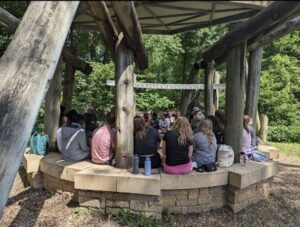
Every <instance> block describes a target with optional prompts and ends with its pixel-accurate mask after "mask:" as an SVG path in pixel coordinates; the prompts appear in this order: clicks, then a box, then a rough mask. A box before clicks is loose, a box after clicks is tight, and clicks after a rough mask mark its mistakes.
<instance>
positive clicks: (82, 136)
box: [77, 131, 90, 151]
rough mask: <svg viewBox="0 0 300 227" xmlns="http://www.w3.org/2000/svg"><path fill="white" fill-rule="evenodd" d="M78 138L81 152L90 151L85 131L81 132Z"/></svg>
mask: <svg viewBox="0 0 300 227" xmlns="http://www.w3.org/2000/svg"><path fill="white" fill-rule="evenodd" d="M77 138H78V141H79V146H80V148H81V150H83V151H90V148H89V147H88V145H87V142H86V134H85V132H84V131H82V132H79V134H78V136H77Z"/></svg>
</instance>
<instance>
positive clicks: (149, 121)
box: [144, 111, 152, 127]
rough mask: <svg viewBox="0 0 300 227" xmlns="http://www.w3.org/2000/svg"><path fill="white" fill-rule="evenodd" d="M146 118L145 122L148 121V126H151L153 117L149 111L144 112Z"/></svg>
mask: <svg viewBox="0 0 300 227" xmlns="http://www.w3.org/2000/svg"><path fill="white" fill-rule="evenodd" d="M144 120H145V122H146V125H147V127H151V121H152V118H151V116H150V114H149V112H148V111H146V112H145V113H144Z"/></svg>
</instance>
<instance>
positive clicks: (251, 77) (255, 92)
mask: <svg viewBox="0 0 300 227" xmlns="http://www.w3.org/2000/svg"><path fill="white" fill-rule="evenodd" d="M261 62H262V47H259V48H258V49H256V50H254V51H252V52H251V53H250V56H249V74H248V84H247V94H246V106H245V113H246V114H247V115H249V116H250V117H251V118H252V119H253V122H254V121H255V120H256V112H257V105H258V98H259V80H260V71H261ZM253 127H254V129H255V128H256V124H253Z"/></svg>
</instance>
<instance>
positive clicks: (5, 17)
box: [0, 7, 92, 75]
mask: <svg viewBox="0 0 300 227" xmlns="http://www.w3.org/2000/svg"><path fill="white" fill-rule="evenodd" d="M0 22H2V23H4V24H5V25H7V28H8V29H9V30H10V31H11V32H15V31H16V29H17V27H18V25H19V23H20V19H18V18H17V17H15V16H14V15H12V14H11V13H9V12H8V11H6V10H5V9H3V8H1V7H0ZM62 54H63V58H64V60H65V61H67V62H68V63H70V64H71V65H72V66H73V67H74V68H76V69H78V70H79V71H81V72H83V73H84V74H86V75H89V74H90V73H91V72H92V67H91V66H90V64H89V63H87V62H85V61H83V60H81V59H80V58H78V57H76V56H75V55H73V54H72V53H71V52H70V51H69V50H68V49H67V47H64V48H63V51H62Z"/></svg>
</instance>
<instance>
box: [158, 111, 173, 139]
mask: <svg viewBox="0 0 300 227" xmlns="http://www.w3.org/2000/svg"><path fill="white" fill-rule="evenodd" d="M170 127H171V126H170V121H169V119H168V113H166V112H165V113H164V114H163V117H162V119H160V120H159V129H160V132H161V133H162V134H164V133H166V132H167V131H168V130H169V129H170Z"/></svg>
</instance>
